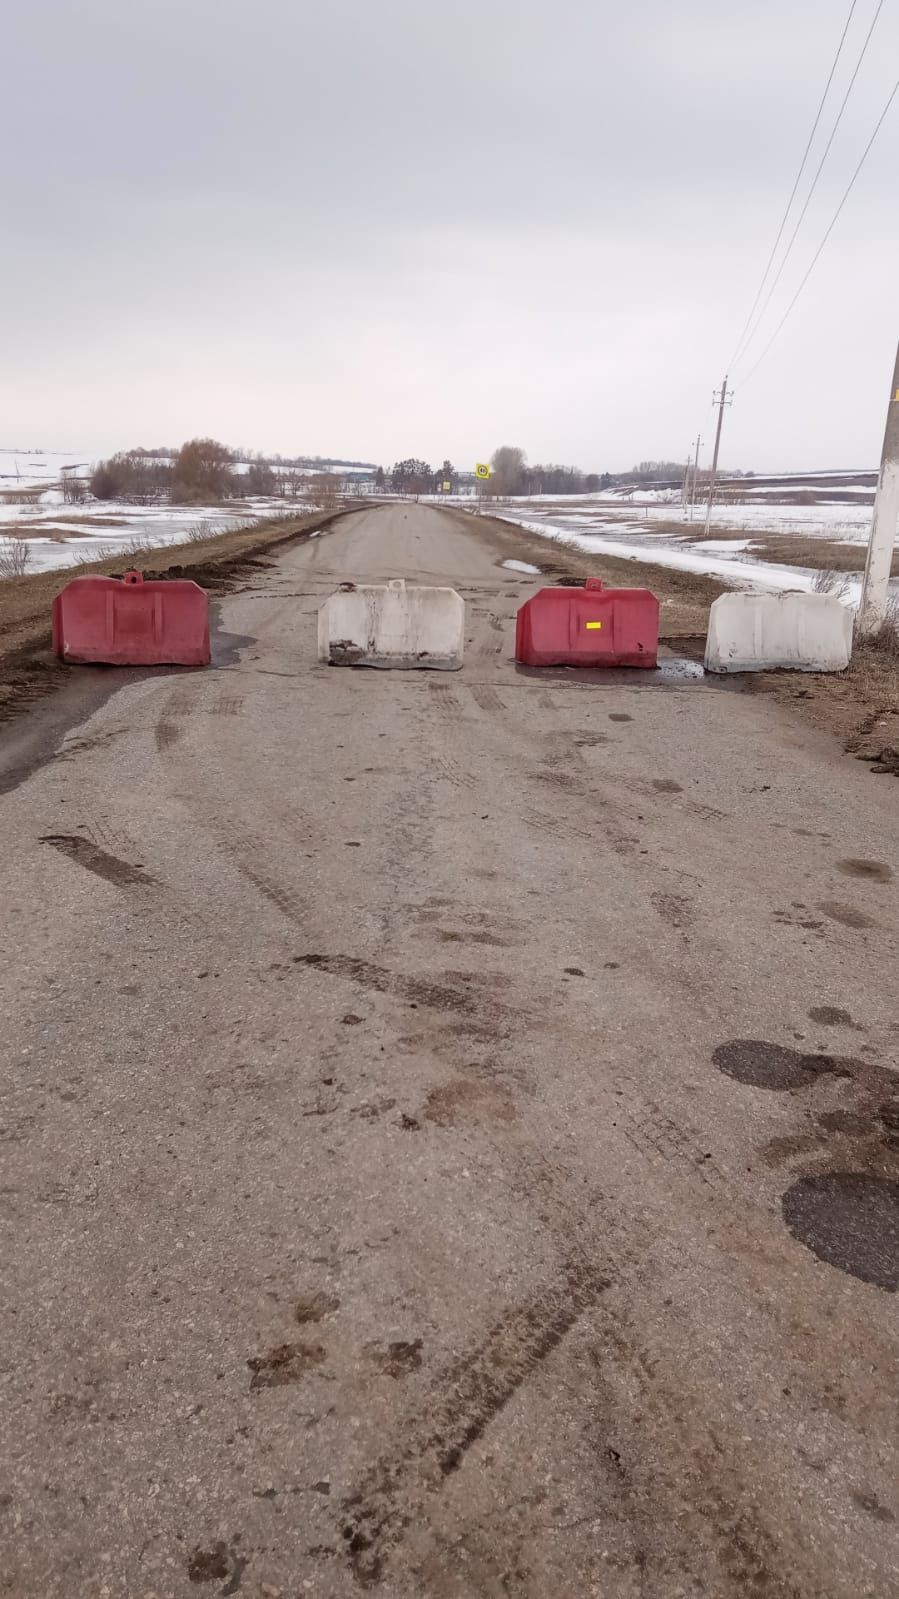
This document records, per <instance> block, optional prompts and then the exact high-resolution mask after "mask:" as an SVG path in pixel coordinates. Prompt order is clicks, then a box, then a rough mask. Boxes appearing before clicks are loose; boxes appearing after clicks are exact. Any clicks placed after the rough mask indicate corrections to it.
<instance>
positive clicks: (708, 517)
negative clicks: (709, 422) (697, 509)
mask: <svg viewBox="0 0 899 1599" xmlns="http://www.w3.org/2000/svg"><path fill="white" fill-rule="evenodd" d="M713 398H714V400H715V402H716V403H717V406H718V427H717V430H716V432H715V453H714V455H713V456H712V470H711V472H710V473H709V498H708V503H707V505H706V508H705V530H706V533H708V531H709V527H710V525H711V521H712V495H713V494H714V492H715V478H716V477H717V475H718V451H719V450H720V448H721V425H722V423H723V421H724V407H725V406H726V405H727V373H726V372H725V374H724V382H723V383H722V385H721V393H720V394H716V395H714V396H713Z"/></svg>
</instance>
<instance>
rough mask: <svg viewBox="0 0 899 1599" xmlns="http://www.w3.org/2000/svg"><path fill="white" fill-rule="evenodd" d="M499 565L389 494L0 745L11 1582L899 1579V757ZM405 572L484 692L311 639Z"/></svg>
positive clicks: (424, 1586)
mask: <svg viewBox="0 0 899 1599" xmlns="http://www.w3.org/2000/svg"><path fill="white" fill-rule="evenodd" d="M501 560H502V556H501V554H500V553H499V552H498V551H497V550H495V549H493V548H492V547H491V544H490V541H489V535H488V534H487V533H486V532H485V531H484V530H483V529H481V528H479V526H478V524H477V523H476V522H474V521H473V522H472V524H471V526H467V525H464V524H462V523H461V522H460V521H459V520H458V519H452V518H449V517H445V516H443V515H442V514H441V513H440V512H439V511H437V510H435V509H431V508H428V507H424V506H413V505H410V506H406V507H403V506H384V507H381V508H377V509H373V510H370V511H366V512H360V513H359V514H358V515H356V516H353V517H351V518H348V519H345V520H344V521H343V522H342V523H341V524H340V525H339V526H338V527H337V528H335V530H334V531H333V532H331V533H327V534H324V535H322V536H321V537H319V538H316V539H310V540H307V541H306V542H303V543H300V544H297V545H296V546H294V547H291V548H287V549H284V550H282V551H280V552H279V553H278V555H277V557H276V558H274V559H272V560H271V562H270V563H269V565H268V566H267V567H266V568H264V569H262V568H260V569H259V570H257V571H255V572H254V573H253V576H252V580H251V581H250V582H248V584H247V585H246V586H245V587H244V588H243V589H241V590H240V591H238V592H236V593H234V594H233V595H231V596H230V597H228V598H227V599H225V600H224V601H223V602H222V604H221V608H220V616H219V628H218V633H217V639H216V664H215V665H214V667H213V669H212V670H210V671H206V672H195V673H187V672H184V673H182V672H163V673H158V674H140V673H137V674H135V673H121V674H103V675H102V688H98V687H97V686H96V685H97V684H98V683H100V681H101V678H100V676H99V675H98V676H96V677H94V676H93V675H92V674H90V673H81V674H76V675H75V676H74V677H73V680H72V685H71V686H70V687H69V688H68V689H67V690H66V700H65V725H61V722H60V709H59V707H60V704H61V703H62V702H60V701H53V702H48V703H46V704H43V705H39V706H38V707H37V708H36V709H35V710H34V711H33V712H32V713H31V715H30V716H29V717H28V718H27V719H26V721H24V722H22V723H15V724H10V726H9V727H7V728H6V729H5V730H4V733H3V751H2V752H0V791H3V790H5V791H3V792H2V793H0V861H2V868H0V875H2V902H3V907H4V916H3V930H4V931H3V959H2V962H0V1012H2V1024H3V1026H2V1031H3V1056H4V1106H3V1128H2V1133H3V1177H2V1214H3V1225H4V1244H3V1249H4V1273H3V1275H4V1292H3V1296H2V1304H0V1317H2V1372H3V1402H4V1411H5V1425H4V1429H3V1434H4V1442H3V1478H2V1483H0V1489H2V1493H0V1525H2V1527H3V1560H2V1565H0V1592H2V1593H4V1594H9V1595H11V1596H12V1599H75V1596H78V1599H80V1596H82V1595H85V1596H90V1599H151V1596H155V1599H197V1596H203V1595H209V1596H212V1595H220V1594H221V1595H230V1594H235V1593H239V1594H241V1595H244V1596H247V1599H278V1596H283V1599H296V1596H300V1595H305V1594H307V1593H312V1594H316V1595H320V1596H322V1599H331V1596H350V1595H354V1594H357V1593H359V1592H360V1591H361V1590H365V1589H372V1590H375V1591H377V1592H380V1593H383V1594H384V1595H391V1596H393V1595H395V1596H397V1599H418V1596H421V1595H427V1596H431V1595H433V1596H435V1599H470V1596H479V1599H480V1596H489V1599H493V1596H496V1599H500V1596H503V1599H504V1596H508V1595H517V1596H523V1599H548V1596H550V1595H555V1594H564V1595H572V1596H575V1595H576V1596H578V1599H581V1596H589V1595H598V1596H602V1599H677V1596H686V1595H689V1596H694V1595H703V1596H708V1599H728V1596H731V1595H734V1596H736V1595H740V1596H746V1595H753V1596H758V1599H780V1596H784V1599H812V1596H815V1599H817V1596H833V1599H850V1596H851V1599H860V1596H870V1599H886V1596H888V1595H891V1594H894V1593H896V1592H899V1493H897V1485H899V1472H897V1438H899V1428H897V1415H896V1400H897V1383H896V1377H897V1370H896V1355H897V1321H896V1310H897V1297H896V1291H897V1289H899V1182H897V1179H899V1081H897V1076H896V1070H895V1068H896V1061H897V1047H899V1002H897V1000H896V995H895V985H894V982H893V978H894V977H895V972H896V969H897V966H896V953H897V949H896V946H897V926H899V915H897V909H899V908H897V897H896V882H895V877H894V872H895V869H896V866H897V857H899V851H897V834H899V818H897V809H896V801H895V793H894V790H893V786H892V783H890V782H889V781H887V782H885V783H884V782H878V781H874V780H873V779H872V777H871V776H870V775H869V774H868V773H867V772H866V771H865V770H864V769H863V768H862V767H861V766H860V765H859V763H858V762H856V761H854V760H852V759H851V758H849V757H847V756H845V755H843V754H841V753H840V751H839V750H838V748H837V745H836V744H835V742H834V741H832V740H831V739H829V738H828V737H826V736H825V735H823V734H821V733H817V732H814V731H812V730H810V729H808V728H807V727H805V726H804V725H803V723H802V721H801V720H800V719H799V718H798V717H797V716H795V715H792V716H791V715H788V714H787V713H786V712H785V711H784V710H782V709H780V708H779V707H778V706H777V705H776V704H775V703H774V702H773V701H772V700H771V699H770V698H768V697H756V696H753V695H752V694H751V693H745V692H741V691H740V690H739V689H738V688H735V687H734V686H733V685H727V684H724V685H722V684H717V683H710V682H708V681H702V680H701V679H696V678H695V677H691V676H689V675H684V676H681V675H679V674H678V673H677V671H673V672H668V673H666V674H663V675H662V677H661V678H656V677H655V676H654V675H652V674H637V673H627V674H620V675H618V676H615V675H614V674H599V675H594V674H590V673H586V674H578V673H574V672H565V671H559V672H549V673H545V674H530V673H525V672H520V671H518V670H517V669H516V667H515V665H514V662H513V660H512V644H513V637H514V626H513V622H514V614H515V610H516V608H517V605H518V604H519V603H520V602H521V599H522V598H523V597H525V596H526V595H527V594H529V593H530V592H532V590H533V587H534V584H535V581H539V580H535V579H533V578H530V577H528V576H525V575H522V574H520V573H517V572H513V571H509V570H507V569H504V568H503V567H502V565H501V564H500V563H501ZM395 576H396V577H398V576H404V577H406V578H409V579H411V580H414V581H420V582H430V581H437V582H445V581H450V582H452V583H453V584H454V585H455V586H456V587H457V588H458V589H459V591H460V592H461V593H462V594H463V596H464V598H465V600H466V605H467V636H468V644H467V654H466V660H465V665H464V667H463V670H462V671H461V672H459V673H455V674H446V673H427V672H420V673H419V672H410V673H400V672H392V673H386V672H384V673H381V672H364V671H349V670H340V669H334V668H328V667H322V666H319V665H318V664H317V662H316V659H315V612H316V609H317V606H318V604H319V603H320V601H321V599H322V598H323V597H324V596H325V595H326V594H327V593H329V592H330V591H331V590H332V589H333V588H334V587H335V586H336V584H337V583H338V582H339V581H342V580H344V579H346V578H348V577H352V578H355V579H360V580H362V579H366V580H369V581H384V580H386V579H387V578H390V577H395ZM85 685H88V686H85ZM90 685H93V686H90ZM42 729H43V733H42ZM42 738H43V742H42ZM23 740H24V741H25V744H27V760H26V759H25V757H24V756H23V754H22V750H23V748H24V745H23Z"/></svg>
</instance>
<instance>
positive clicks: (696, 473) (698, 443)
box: [690, 434, 702, 522]
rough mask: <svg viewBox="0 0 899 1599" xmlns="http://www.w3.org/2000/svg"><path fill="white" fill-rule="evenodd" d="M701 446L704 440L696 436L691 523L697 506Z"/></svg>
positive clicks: (691, 488) (691, 490)
mask: <svg viewBox="0 0 899 1599" xmlns="http://www.w3.org/2000/svg"><path fill="white" fill-rule="evenodd" d="M701 445H702V439H701V438H700V437H699V435H698V434H697V436H696V459H695V461H694V462H693V477H692V479H691V482H690V521H691V522H692V520H693V507H694V506H695V504H696V487H697V484H698V483H699V451H700V447H701Z"/></svg>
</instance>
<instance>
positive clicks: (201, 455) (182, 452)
mask: <svg viewBox="0 0 899 1599" xmlns="http://www.w3.org/2000/svg"><path fill="white" fill-rule="evenodd" d="M314 465H315V462H314V461H313V460H312V459H311V458H309V457H307V458H304V459H303V460H302V462H300V461H299V460H297V461H284V460H282V459H281V457H279V456H275V457H270V458H267V457H265V456H262V455H259V454H258V453H254V452H252V451H238V450H232V449H230V448H229V447H228V445H226V444H220V443H219V441H218V440H217V439H190V440H188V442H187V443H186V444H182V445H181V448H180V449H177V450H175V449H170V448H161V449H159V450H147V449H135V450H123V451H121V452H120V453H119V454H118V455H113V456H110V458H109V460H108V461H101V462H99V464H98V465H97V466H95V467H94V470H93V472H92V474H91V477H90V492H91V493H92V494H93V495H94V497H95V498H96V499H98V500H124V501H126V502H129V503H130V504H133V505H152V504H154V503H157V502H161V501H171V502H173V503H175V504H178V505H192V504H197V505H199V504H210V503H213V504H214V503H217V502H219V501H224V500H236V499H250V498H257V497H278V498H282V499H297V498H300V497H303V498H305V497H306V496H307V495H309V494H315V496H316V497H317V499H318V500H324V499H327V500H328V501H329V502H330V499H331V498H332V497H333V494H334V493H336V491H337V490H339V488H340V475H339V473H337V474H334V473H329V472H324V471H320V470H319V471H312V472H310V468H311V467H313V466H314ZM298 468H299V469H300V470H303V469H305V475H299V471H298ZM64 488H65V484H64ZM73 492H74V491H73Z"/></svg>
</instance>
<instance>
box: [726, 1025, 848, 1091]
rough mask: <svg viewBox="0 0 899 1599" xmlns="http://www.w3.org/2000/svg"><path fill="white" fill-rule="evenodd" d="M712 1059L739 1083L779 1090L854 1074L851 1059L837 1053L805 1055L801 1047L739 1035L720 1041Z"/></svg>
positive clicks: (802, 1086) (801, 1086)
mask: <svg viewBox="0 0 899 1599" xmlns="http://www.w3.org/2000/svg"><path fill="white" fill-rule="evenodd" d="M712 1060H713V1061H714V1063H715V1065H716V1066H717V1067H718V1068H719V1070H720V1071H722V1072H724V1074H725V1076H726V1077H733V1078H734V1080H735V1081H736V1082H738V1083H746V1084H748V1085H749V1087H751V1088H768V1089H773V1090H775V1091H777V1092H780V1093H785V1092H787V1091H788V1090H789V1089H792V1088H807V1087H808V1086H809V1084H810V1083H813V1082H815V1081H816V1079H817V1078H819V1077H821V1076H824V1075H828V1074H829V1075H830V1076H833V1077H849V1076H851V1075H852V1074H851V1071H850V1069H849V1064H848V1062H846V1061H845V1060H840V1059H838V1058H837V1057H836V1056H833V1055H804V1054H802V1052H801V1051H800V1050H798V1049H787V1048H786V1047H785V1046H784V1045H782V1044H769V1043H765V1042H764V1041H763V1040H761V1039H758V1038H737V1039H734V1040H733V1042H731V1043H729V1044H719V1046H718V1048H717V1049H716V1050H715V1052H714V1054H713V1055H712Z"/></svg>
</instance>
